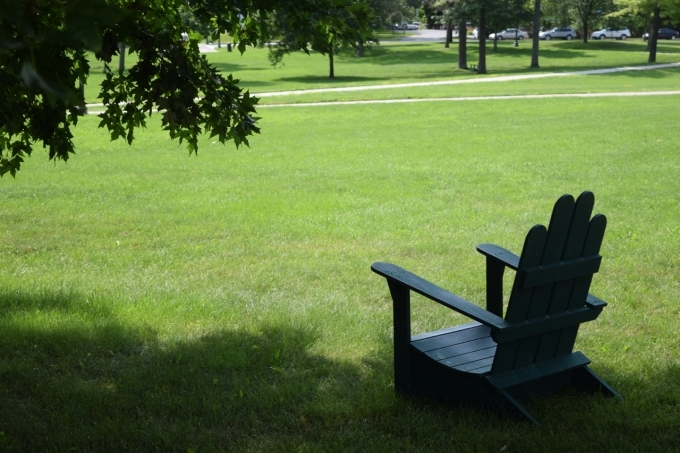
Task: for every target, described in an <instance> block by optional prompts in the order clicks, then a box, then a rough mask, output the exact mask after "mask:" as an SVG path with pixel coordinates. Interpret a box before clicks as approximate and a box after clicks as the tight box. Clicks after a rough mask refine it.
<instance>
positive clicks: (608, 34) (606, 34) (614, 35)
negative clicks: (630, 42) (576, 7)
mask: <svg viewBox="0 0 680 453" xmlns="http://www.w3.org/2000/svg"><path fill="white" fill-rule="evenodd" d="M631 36H633V34H632V33H631V32H630V30H628V29H627V28H622V29H621V30H612V29H611V28H603V29H602V30H598V31H594V32H593V34H592V35H590V38H591V39H607V38H609V39H621V40H626V39H628V38H630V37H631Z"/></svg>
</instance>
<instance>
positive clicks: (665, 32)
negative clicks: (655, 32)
mask: <svg viewBox="0 0 680 453" xmlns="http://www.w3.org/2000/svg"><path fill="white" fill-rule="evenodd" d="M678 38H680V33H678V32H677V31H675V30H673V29H672V28H659V39H678ZM642 39H644V40H645V41H647V40H648V39H649V33H645V34H644V35H642Z"/></svg>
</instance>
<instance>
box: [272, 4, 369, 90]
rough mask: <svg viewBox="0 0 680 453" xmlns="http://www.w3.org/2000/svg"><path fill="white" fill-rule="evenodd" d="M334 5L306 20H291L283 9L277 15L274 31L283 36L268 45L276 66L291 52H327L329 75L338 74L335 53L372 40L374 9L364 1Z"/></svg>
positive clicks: (275, 16) (323, 53)
mask: <svg viewBox="0 0 680 453" xmlns="http://www.w3.org/2000/svg"><path fill="white" fill-rule="evenodd" d="M333 3H334V6H335V8H334V9H333V10H331V11H323V12H322V13H319V14H312V15H310V16H307V17H305V20H306V23H305V24H300V23H298V22H291V21H290V20H289V19H288V18H287V17H286V16H285V14H284V13H283V12H278V13H277V14H275V15H274V20H273V21H272V24H273V27H272V30H274V33H275V34H276V35H277V36H280V37H279V39H278V40H277V42H275V43H273V44H270V45H269V50H270V52H269V59H270V61H271V63H272V64H274V65H276V64H279V63H280V62H281V60H282V59H283V57H284V56H285V55H287V54H289V53H291V52H295V51H299V50H302V51H304V52H306V53H307V54H309V49H310V48H311V50H314V51H316V52H319V53H320V54H322V55H328V59H329V65H330V70H329V77H334V76H335V70H334V63H333V62H334V59H333V55H334V54H335V53H337V52H338V51H339V50H341V49H347V48H354V47H357V45H360V44H361V45H363V43H364V42H365V41H366V40H372V39H373V36H372V31H371V28H370V24H371V21H372V19H373V11H372V10H371V8H370V7H369V6H368V4H367V3H366V2H364V1H362V0H333Z"/></svg>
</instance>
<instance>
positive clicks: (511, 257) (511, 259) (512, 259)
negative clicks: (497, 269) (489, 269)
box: [477, 244, 519, 270]
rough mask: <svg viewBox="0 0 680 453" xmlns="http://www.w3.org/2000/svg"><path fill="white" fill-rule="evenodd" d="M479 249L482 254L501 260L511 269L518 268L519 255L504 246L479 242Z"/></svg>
mask: <svg viewBox="0 0 680 453" xmlns="http://www.w3.org/2000/svg"><path fill="white" fill-rule="evenodd" d="M477 251H478V252H479V253H481V254H482V255H485V256H487V257H489V258H494V259H496V260H498V261H500V262H501V263H503V264H505V265H506V266H507V267H509V268H510V269H514V270H517V267H518V266H519V256H517V255H515V254H514V253H512V252H511V251H510V250H506V249H504V248H503V247H499V246H497V245H493V244H479V245H478V246H477Z"/></svg>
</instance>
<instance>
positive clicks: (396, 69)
mask: <svg viewBox="0 0 680 453" xmlns="http://www.w3.org/2000/svg"><path fill="white" fill-rule="evenodd" d="M646 45H647V44H646V43H645V42H644V41H642V40H639V39H632V40H627V41H625V42H623V41H611V40H607V41H605V42H602V41H589V42H588V43H587V44H583V43H582V42H580V41H550V42H545V41H542V42H541V43H540V59H539V62H540V66H541V67H540V69H529V65H530V63H531V42H529V41H524V42H522V43H521V44H520V46H519V47H513V46H512V42H510V41H503V42H499V43H498V50H497V51H493V43H492V42H488V43H487V69H488V72H489V73H488V74H487V75H477V74H474V73H471V72H470V71H466V70H459V69H457V64H458V47H457V46H458V44H457V42H454V43H453V44H452V45H451V47H450V48H449V49H445V48H444V45H443V43H432V42H393V41H385V42H383V43H382V44H380V45H376V46H373V47H371V48H369V49H367V50H366V54H365V56H364V57H363V58H357V57H356V56H355V54H354V53H353V52H349V51H347V52H343V53H341V54H339V55H337V56H336V61H335V75H336V77H335V78H333V79H330V78H328V58H327V57H326V56H323V55H321V54H318V53H314V52H312V53H311V54H310V55H306V54H305V53H303V52H297V53H293V54H291V55H288V56H286V57H285V58H284V59H283V64H282V65H280V66H278V67H273V66H272V65H271V64H270V62H269V60H268V58H267V56H268V50H267V49H263V48H249V49H247V50H246V52H245V53H244V54H242V55H241V54H240V53H239V52H238V51H233V52H228V51H227V49H226V45H223V46H222V48H220V49H217V52H214V53H207V54H206V57H207V58H208V61H210V62H211V63H212V64H213V65H215V67H217V69H218V70H220V71H221V72H222V73H224V74H233V76H234V77H235V78H238V79H240V80H241V86H243V87H245V88H247V89H249V90H250V92H251V93H255V94H257V93H265V92H277V91H285V90H302V89H317V88H333V87H344V86H362V85H390V84H397V83H412V82H428V81H440V80H451V79H453V80H456V79H480V78H481V79H488V78H493V77H496V76H504V75H519V74H526V73H529V74H535V73H542V72H567V71H578V70H588V69H602V68H610V67H620V66H645V65H647V58H648V52H647V51H646ZM478 48H479V44H478V42H477V41H472V40H471V41H468V44H467V49H468V63H469V64H470V65H475V66H476V65H477V60H478ZM136 58H137V56H136V54H131V55H128V56H127V57H126V67H127V68H130V67H132V65H134V64H135V62H136ZM678 61H680V43H676V42H671V41H662V42H659V44H658V54H657V63H677V62H678ZM91 66H92V68H91V77H90V80H89V83H88V85H87V86H86V88H85V96H86V100H87V102H89V103H94V102H97V97H98V95H99V84H100V83H101V80H103V78H104V75H103V67H102V63H101V62H99V61H96V60H95V59H94V58H92V61H91ZM111 68H112V70H114V71H117V69H118V60H117V59H114V61H113V62H112V64H111ZM648 78H650V79H653V78H654V77H652V76H650V77H648ZM560 83H563V82H560ZM546 84H550V82H546ZM532 87H534V89H535V85H532ZM564 92H571V91H570V90H566V91H564ZM381 93H382V92H381ZM403 94H406V95H407V96H416V97H420V96H432V95H427V94H425V93H423V92H422V91H420V90H416V91H414V92H408V90H406V91H402V93H400V94H398V96H399V97H403ZM383 95H387V96H393V94H392V90H390V94H387V93H385V94H380V96H383ZM355 97H356V95H353V98H355ZM326 100H333V98H332V97H331V98H328V97H326ZM263 102H268V99H267V98H265V99H263Z"/></svg>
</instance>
